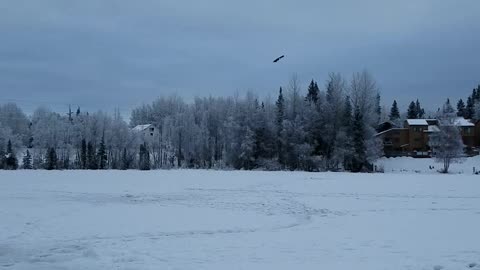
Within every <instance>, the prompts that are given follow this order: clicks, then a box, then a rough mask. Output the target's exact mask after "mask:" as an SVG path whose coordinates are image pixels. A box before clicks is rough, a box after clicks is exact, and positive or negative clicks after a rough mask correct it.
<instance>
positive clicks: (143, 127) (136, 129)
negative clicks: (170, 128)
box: [132, 124, 152, 132]
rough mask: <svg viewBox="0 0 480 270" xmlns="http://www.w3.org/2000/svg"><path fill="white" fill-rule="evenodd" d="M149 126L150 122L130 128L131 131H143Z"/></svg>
mask: <svg viewBox="0 0 480 270" xmlns="http://www.w3.org/2000/svg"><path fill="white" fill-rule="evenodd" d="M150 126H152V125H151V124H146V125H138V126H135V127H134V128H133V129H132V130H133V131H137V132H138V131H144V130H145V129H147V128H149V127H150Z"/></svg>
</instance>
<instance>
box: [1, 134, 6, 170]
mask: <svg viewBox="0 0 480 270" xmlns="http://www.w3.org/2000/svg"><path fill="white" fill-rule="evenodd" d="M5 159H6V155H5V147H4V145H3V144H2V141H0V170H3V169H5Z"/></svg>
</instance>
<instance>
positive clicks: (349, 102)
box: [0, 71, 480, 172]
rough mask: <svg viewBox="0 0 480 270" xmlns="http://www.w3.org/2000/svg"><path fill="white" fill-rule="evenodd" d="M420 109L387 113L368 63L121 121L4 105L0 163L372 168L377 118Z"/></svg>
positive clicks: (152, 106)
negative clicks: (268, 92) (261, 93)
mask: <svg viewBox="0 0 480 270" xmlns="http://www.w3.org/2000/svg"><path fill="white" fill-rule="evenodd" d="M479 100H480V86H479V88H477V90H475V89H474V92H473V93H472V96H470V97H469V98H468V101H467V104H465V103H463V101H462V100H460V101H459V102H458V103H457V111H458V115H461V116H464V117H465V118H474V117H475V114H476V113H475V112H476V110H475V104H476V103H477V102H478V101H479ZM447 102H448V103H449V102H450V101H449V100H448V101H447ZM425 116H426V113H425V110H424V109H423V108H422V107H421V105H420V103H419V101H418V100H417V101H416V102H413V101H412V103H411V104H410V106H409V108H408V111H407V112H406V113H405V114H400V112H399V109H398V106H397V104H396V101H394V102H393V104H392V106H391V108H390V110H389V111H387V110H386V109H385V107H384V106H381V95H380V90H379V89H378V86H377V83H376V81H375V79H374V77H373V76H372V75H371V74H370V73H368V72H367V71H362V72H357V73H354V74H353V75H352V76H351V78H348V79H347V78H346V77H344V76H343V75H342V74H339V73H331V74H329V76H328V79H327V80H326V82H325V84H324V86H322V87H319V85H318V83H317V82H316V81H314V80H312V81H311V82H310V83H309V84H308V87H307V88H306V89H302V87H301V82H300V81H299V79H298V77H297V76H295V75H294V76H292V78H291V79H290V80H289V82H288V85H286V86H284V87H280V89H279V90H278V95H276V96H275V97H266V98H260V97H258V95H256V94H255V93H253V92H248V93H246V95H244V96H239V95H234V96H229V97H196V98H195V99H194V100H193V101H192V102H185V101H184V100H183V98H182V97H179V96H176V95H175V96H168V97H165V96H164V97H160V98H158V99H156V100H154V101H153V102H151V103H149V104H144V105H142V106H140V107H137V108H134V109H133V110H132V111H131V115H130V119H129V121H128V122H127V121H126V120H125V119H123V117H122V115H121V114H120V112H119V111H115V112H114V113H112V114H109V113H106V112H102V111H98V112H85V111H82V109H81V108H75V109H73V110H72V108H69V109H68V110H67V111H66V112H63V113H59V112H54V111H51V110H50V109H48V108H45V107H39V108H37V109H36V110H35V111H34V112H33V113H32V114H31V115H26V114H25V113H24V112H23V111H22V109H21V108H20V107H19V106H18V105H16V104H15V103H6V104H3V105H0V157H1V158H0V168H3V169H19V168H23V169H47V170H54V169H60V170H68V169H90V170H96V169H123V170H126V169H140V170H150V169H169V168H203V169H243V170H254V169H263V170H305V171H326V170H329V171H353V172H360V171H371V170H372V168H373V165H372V164H373V162H374V161H375V160H376V159H377V158H379V157H380V156H382V143H381V142H379V141H378V139H376V138H375V136H374V135H375V133H376V131H375V128H376V127H377V125H378V124H379V123H380V122H383V121H387V120H390V121H393V122H395V121H401V120H402V119H405V118H421V117H425ZM144 124H152V125H153V126H154V127H156V128H157V129H158V130H159V132H158V133H155V136H154V137H153V138H149V139H148V140H145V139H144V138H143V137H142V136H139V134H138V132H135V130H134V129H133V128H134V127H135V126H137V125H144Z"/></svg>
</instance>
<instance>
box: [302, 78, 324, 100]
mask: <svg viewBox="0 0 480 270" xmlns="http://www.w3.org/2000/svg"><path fill="white" fill-rule="evenodd" d="M319 92H320V89H318V86H317V84H316V83H315V82H314V81H313V80H312V81H311V82H310V85H309V86H308V91H307V96H306V97H305V100H306V101H308V102H313V103H315V104H317V102H318V95H319Z"/></svg>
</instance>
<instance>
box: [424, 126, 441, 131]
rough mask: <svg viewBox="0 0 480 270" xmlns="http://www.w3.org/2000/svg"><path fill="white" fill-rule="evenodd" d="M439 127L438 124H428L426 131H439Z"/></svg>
mask: <svg viewBox="0 0 480 270" xmlns="http://www.w3.org/2000/svg"><path fill="white" fill-rule="evenodd" d="M439 131H440V129H439V128H438V126H434V125H429V126H428V130H427V132H439Z"/></svg>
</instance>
